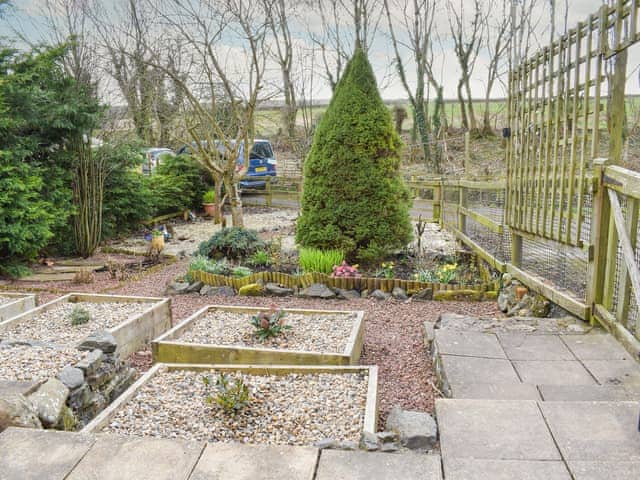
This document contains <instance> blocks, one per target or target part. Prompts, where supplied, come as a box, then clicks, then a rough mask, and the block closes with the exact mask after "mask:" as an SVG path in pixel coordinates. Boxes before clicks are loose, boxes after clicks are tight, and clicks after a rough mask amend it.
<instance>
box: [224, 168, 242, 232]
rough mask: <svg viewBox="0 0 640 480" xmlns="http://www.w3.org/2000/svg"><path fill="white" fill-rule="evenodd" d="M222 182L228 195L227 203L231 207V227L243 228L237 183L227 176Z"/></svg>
mask: <svg viewBox="0 0 640 480" xmlns="http://www.w3.org/2000/svg"><path fill="white" fill-rule="evenodd" d="M223 181H224V188H225V190H226V191H227V192H228V195H229V203H230V206H231V225H233V226H234V227H244V216H243V214H242V200H241V199H240V192H238V183H237V182H235V181H234V179H233V178H230V177H228V176H225V177H224V179H223Z"/></svg>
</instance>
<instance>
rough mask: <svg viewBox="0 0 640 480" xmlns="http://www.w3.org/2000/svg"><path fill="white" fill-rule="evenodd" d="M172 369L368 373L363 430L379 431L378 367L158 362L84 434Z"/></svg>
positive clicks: (98, 427) (278, 373)
mask: <svg viewBox="0 0 640 480" xmlns="http://www.w3.org/2000/svg"><path fill="white" fill-rule="evenodd" d="M172 370H195V371H208V370H217V371H219V372H227V373H233V372H242V373H247V374H250V375H276V376H282V375H287V374H289V373H297V374H302V375H304V374H316V373H333V374H341V373H360V372H363V371H366V372H367V373H368V376H367V381H368V385H367V400H366V403H365V412H364V424H363V431H365V432H370V433H375V432H376V431H377V428H378V367H377V366H348V367H342V366H341V367H337V366H309V365H307V366H298V365H296V366H290V365H286V366H281V365H276V366H273V365H268V366H254V365H202V364H200V365H194V364H176V363H174V364H171V363H157V364H155V365H154V366H153V367H152V368H151V369H150V370H149V371H148V372H146V373H145V374H144V375H143V376H142V377H140V378H139V379H138V381H136V383H134V384H133V385H131V387H129V388H128V389H127V390H125V391H124V393H122V395H120V396H119V397H118V398H117V399H116V400H115V401H114V402H113V403H112V404H111V405H109V406H108V407H107V408H105V409H104V410H103V411H102V412H101V413H100V414H99V415H98V416H97V417H95V418H94V419H93V420H92V421H91V422H90V423H88V424H87V425H86V426H85V427H84V428H83V429H82V430H81V433H99V432H100V431H101V430H102V429H103V428H104V427H106V426H107V425H108V424H109V422H110V421H111V419H112V418H113V416H114V415H115V413H116V412H117V411H118V409H120V408H121V407H123V406H125V405H126V404H127V402H128V401H129V400H130V399H131V398H133V397H134V396H135V394H136V393H137V392H138V390H139V389H140V388H141V387H143V386H144V385H145V384H147V383H148V382H149V381H150V380H151V379H152V378H153V377H154V376H155V375H157V374H158V372H164V371H172Z"/></svg>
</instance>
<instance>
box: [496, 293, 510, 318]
mask: <svg viewBox="0 0 640 480" xmlns="http://www.w3.org/2000/svg"><path fill="white" fill-rule="evenodd" d="M510 301H511V298H510V292H509V290H508V289H502V290H500V293H499V294H498V308H499V309H500V311H501V312H505V313H506V312H507V311H508V310H509V303H510Z"/></svg>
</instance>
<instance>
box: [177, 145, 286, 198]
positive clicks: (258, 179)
mask: <svg viewBox="0 0 640 480" xmlns="http://www.w3.org/2000/svg"><path fill="white" fill-rule="evenodd" d="M216 144H217V147H218V150H219V151H220V153H224V151H225V146H224V145H223V144H222V143H221V142H219V141H216ZM231 144H232V145H235V140H231ZM204 145H205V146H206V143H204ZM194 146H195V142H194V143H192V144H191V145H184V146H183V147H181V148H180V149H179V150H178V151H177V154H178V155H181V154H186V155H191V152H192V148H193V147H194ZM243 147H244V146H243V145H241V146H240V149H239V150H240V151H239V155H238V161H237V165H238V166H242V165H244V148H243ZM277 164H278V162H277V161H276V157H275V154H274V153H273V147H272V146H271V142H270V141H269V140H264V139H255V140H254V141H253V146H252V147H251V151H250V152H249V169H248V171H247V173H246V175H245V177H244V180H241V181H240V188H255V189H262V188H265V186H266V183H267V182H266V180H264V178H265V177H272V180H271V182H272V183H274V181H275V177H276V176H277V172H276V166H277Z"/></svg>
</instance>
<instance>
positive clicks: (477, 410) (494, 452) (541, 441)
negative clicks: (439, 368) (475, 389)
mask: <svg viewBox="0 0 640 480" xmlns="http://www.w3.org/2000/svg"><path fill="white" fill-rule="evenodd" d="M436 416H437V418H438V426H439V429H440V446H441V451H442V455H443V458H445V459H449V458H475V459H485V460H560V458H561V457H560V453H559V452H558V450H557V448H556V446H555V444H554V442H553V439H552V438H551V434H550V433H549V429H548V428H547V425H546V423H545V421H544V418H543V417H542V414H541V413H540V410H539V408H538V404H537V402H535V401H526V400H525V401H508V400H458V399H438V400H437V401H436Z"/></svg>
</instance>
